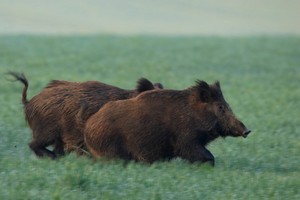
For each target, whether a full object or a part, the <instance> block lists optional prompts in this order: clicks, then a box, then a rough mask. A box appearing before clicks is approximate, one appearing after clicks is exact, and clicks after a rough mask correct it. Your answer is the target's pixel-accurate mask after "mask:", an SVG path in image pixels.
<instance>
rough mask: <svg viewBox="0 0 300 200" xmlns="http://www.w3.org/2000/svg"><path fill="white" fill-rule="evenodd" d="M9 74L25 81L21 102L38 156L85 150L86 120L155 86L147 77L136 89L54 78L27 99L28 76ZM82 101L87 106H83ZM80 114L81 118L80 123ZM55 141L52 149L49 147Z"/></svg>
mask: <svg viewBox="0 0 300 200" xmlns="http://www.w3.org/2000/svg"><path fill="white" fill-rule="evenodd" d="M9 74H10V75H12V76H13V77H14V78H15V79H16V80H18V81H20V82H22V83H23V84H24V88H23V94H22V95H23V96H22V102H23V104H24V112H25V118H26V121H27V122H28V124H29V126H30V128H31V130H32V134H33V135H32V136H33V137H32V141H31V142H30V143H29V147H30V148H31V149H32V150H33V151H34V153H35V154H36V155H37V156H39V157H43V156H48V157H50V158H52V159H54V158H56V157H58V156H61V155H64V153H65V152H71V151H76V152H77V153H78V154H83V152H85V151H86V147H85V144H84V137H83V133H82V131H83V127H84V124H85V121H86V120H87V119H88V117H89V116H91V115H92V114H94V113H95V112H97V111H98V110H99V108H101V107H102V106H103V105H104V104H105V103H107V102H108V101H114V100H119V99H128V98H131V97H134V96H136V95H138V94H139V93H141V92H144V91H146V90H152V89H154V86H153V84H152V83H151V82H150V81H149V80H147V79H145V78H141V79H139V80H138V82H137V87H136V89H134V90H124V89H121V88H118V87H115V86H112V85H107V84H105V83H101V82H98V81H87V82H69V81H61V80H53V81H51V82H50V83H49V84H48V85H47V87H45V88H44V89H43V90H42V91H41V92H40V93H39V94H37V95H36V96H34V97H33V98H32V99H31V100H27V89H28V80H27V79H26V77H25V76H24V74H19V73H16V72H9ZM156 87H157V88H158V89H160V88H162V85H161V84H160V83H156ZM83 103H84V105H85V106H84V108H85V109H84V110H83V109H81V108H82V104H83ZM79 114H80V115H82V116H78V115H79ZM77 118H80V123H78V120H77ZM52 145H53V146H54V149H53V150H50V149H48V148H47V147H48V146H52Z"/></svg>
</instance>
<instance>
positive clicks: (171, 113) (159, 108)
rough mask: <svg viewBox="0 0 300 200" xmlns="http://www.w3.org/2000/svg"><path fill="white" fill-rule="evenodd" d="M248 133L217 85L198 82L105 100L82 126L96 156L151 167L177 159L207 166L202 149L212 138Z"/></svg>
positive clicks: (209, 156)
mask: <svg viewBox="0 0 300 200" xmlns="http://www.w3.org/2000/svg"><path fill="white" fill-rule="evenodd" d="M249 133H250V130H248V129H247V128H246V127H245V125H244V124H243V123H242V122H241V121H239V120H238V119H237V118H236V117H235V115H234V114H233V112H232V110H231V109H230V107H229V105H228V103H227V102H226V101H225V99H224V97H223V94H222V91H221V87H220V83H219V82H215V83H214V84H212V85H208V84H207V83H206V82H204V81H197V82H196V85H195V86H193V87H190V88H188V89H185V90H152V91H147V92H144V93H142V94H140V95H138V96H137V97H135V98H131V99H127V100H119V101H114V102H109V103H107V104H106V105H104V106H103V107H102V108H101V109H100V110H99V111H98V112H96V113H95V114H94V115H92V116H91V117H90V118H89V119H88V120H87V122H86V126H85V130H84V136H85V142H86V145H87V147H88V149H89V151H90V153H91V154H92V155H93V156H94V157H95V158H99V157H103V156H104V157H106V158H121V159H125V160H136V161H144V162H148V163H152V162H154V161H157V160H164V159H171V158H174V157H181V158H183V159H186V160H188V161H190V162H195V161H200V162H210V163H211V164H213V165H214V156H213V155H212V154H211V153H210V152H209V151H208V150H207V149H206V148H205V146H206V145H207V144H208V143H209V142H211V141H213V140H214V139H216V138H217V137H219V136H221V137H226V136H234V137H237V136H243V137H246V136H247V135H248V134H249Z"/></svg>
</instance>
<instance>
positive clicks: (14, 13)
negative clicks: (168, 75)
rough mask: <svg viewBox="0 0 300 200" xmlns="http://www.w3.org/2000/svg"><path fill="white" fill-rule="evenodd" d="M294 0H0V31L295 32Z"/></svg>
mask: <svg viewBox="0 0 300 200" xmlns="http://www.w3.org/2000/svg"><path fill="white" fill-rule="evenodd" d="M299 19H300V1H298V0H285V1H283V0H264V1H260V0H252V1H246V0H227V1H223V0H152V1H146V0H130V1H124V0H109V1H108V0H106V1H104V0H85V1H81V0H52V1H45V0H22V1H19V0H0V34H24V33H25V34H98V33H104V34H158V35H170V34H172V35H199V34H201V35H249V34H261V35H264V34H299V33H300V23H299Z"/></svg>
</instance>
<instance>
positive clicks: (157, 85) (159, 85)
mask: <svg viewBox="0 0 300 200" xmlns="http://www.w3.org/2000/svg"><path fill="white" fill-rule="evenodd" d="M153 86H154V88H155V89H164V86H163V85H162V84H161V83H154V84H153Z"/></svg>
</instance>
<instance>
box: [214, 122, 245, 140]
mask: <svg viewBox="0 0 300 200" xmlns="http://www.w3.org/2000/svg"><path fill="white" fill-rule="evenodd" d="M216 131H217V133H218V134H219V135H220V136H221V137H226V136H232V137H240V136H242V137H244V138H246V137H247V136H248V135H249V133H251V130H249V129H247V128H245V129H244V130H243V131H242V132H240V131H234V130H228V129H225V128H222V126H221V125H220V124H216Z"/></svg>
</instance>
